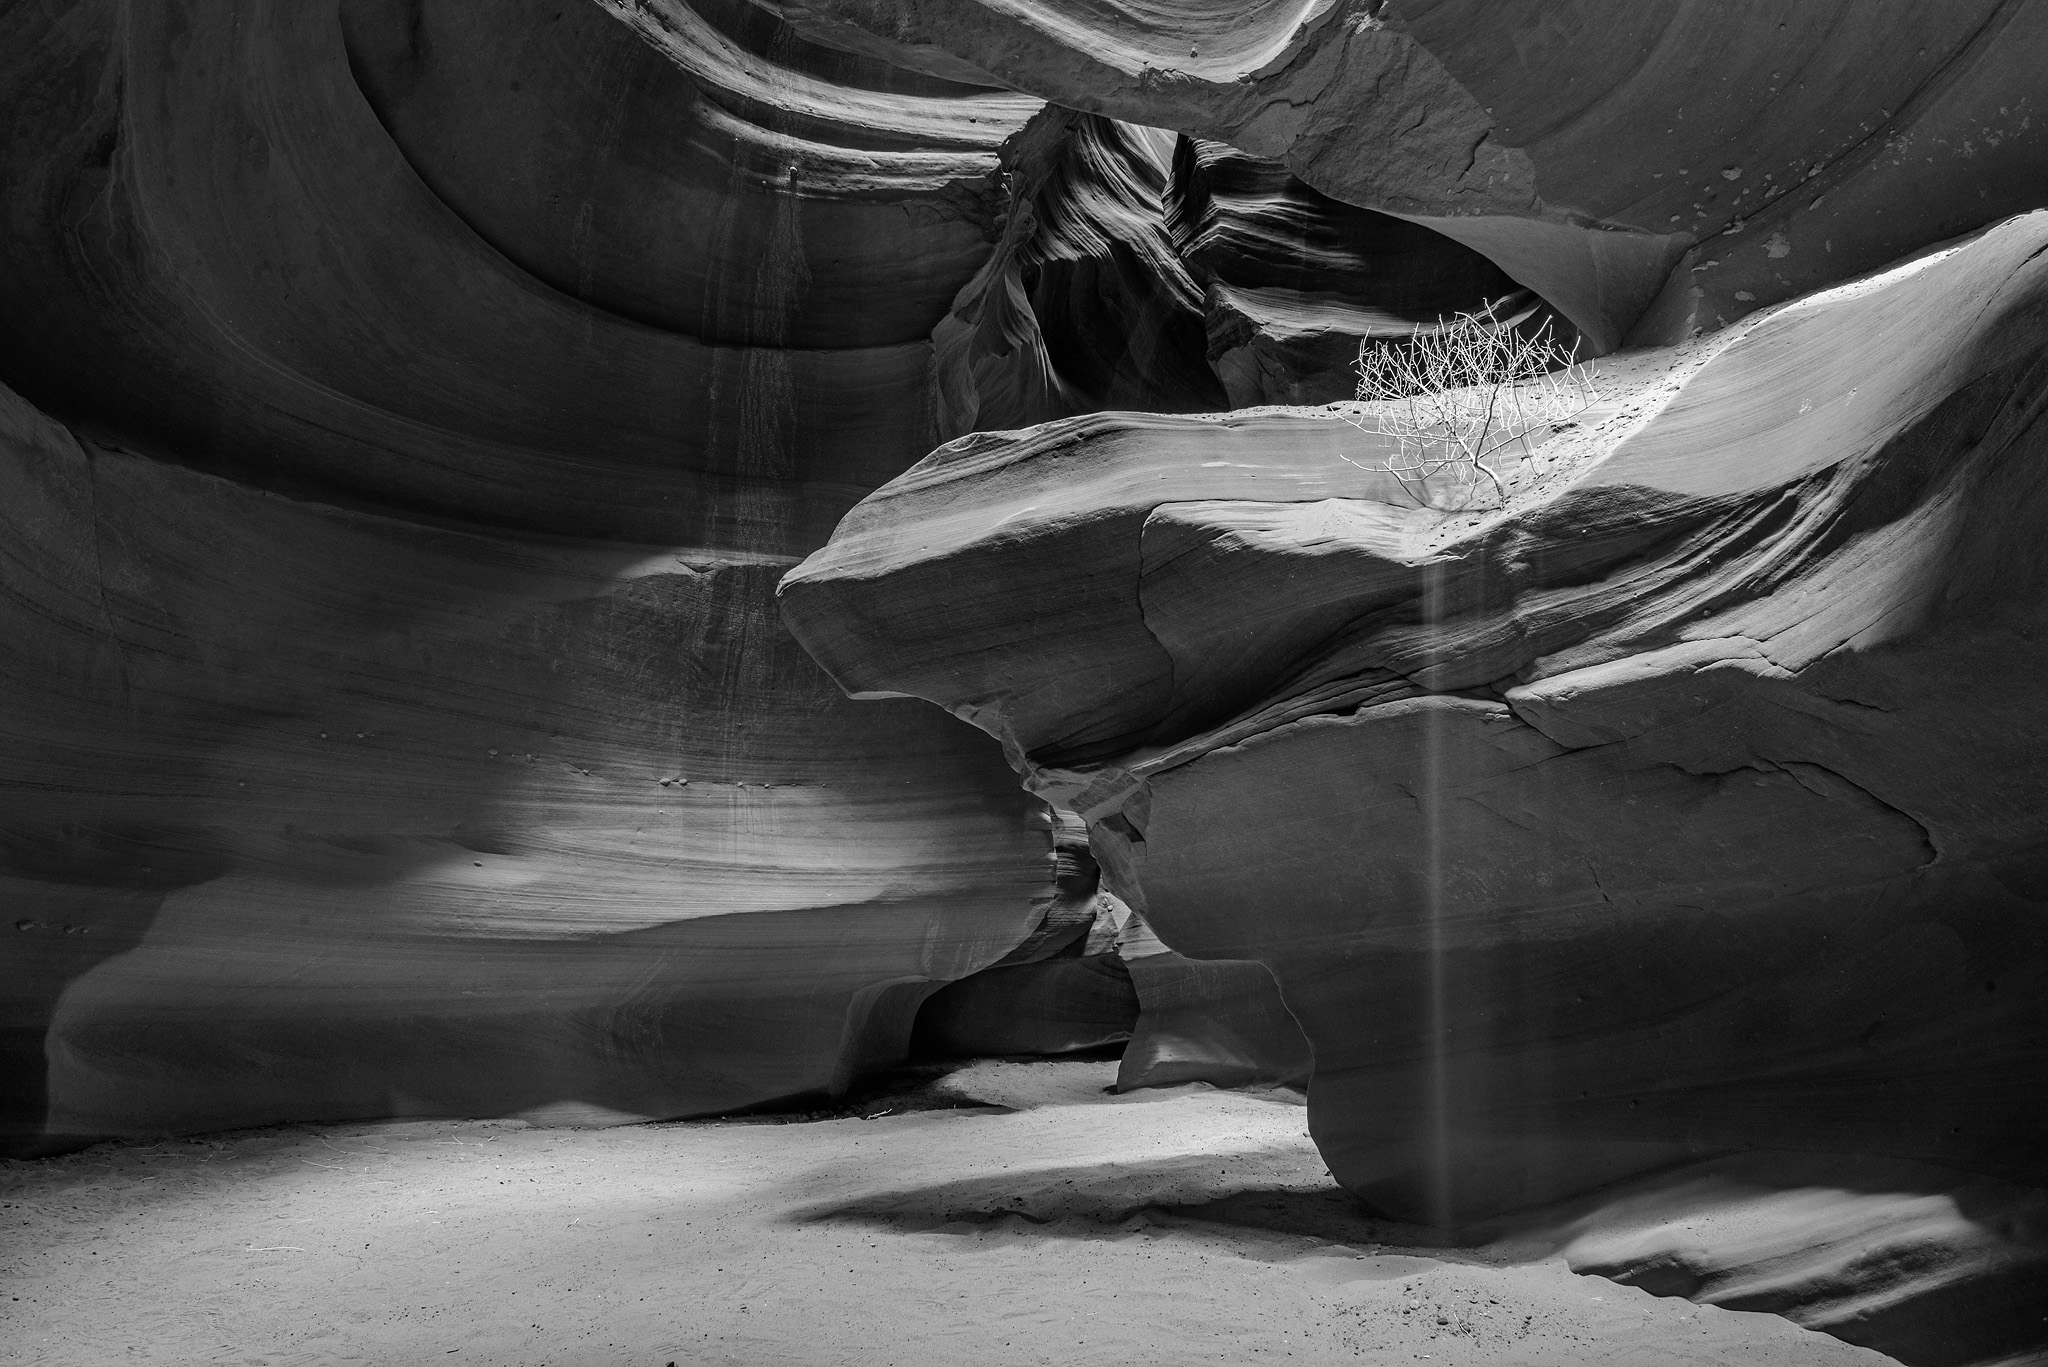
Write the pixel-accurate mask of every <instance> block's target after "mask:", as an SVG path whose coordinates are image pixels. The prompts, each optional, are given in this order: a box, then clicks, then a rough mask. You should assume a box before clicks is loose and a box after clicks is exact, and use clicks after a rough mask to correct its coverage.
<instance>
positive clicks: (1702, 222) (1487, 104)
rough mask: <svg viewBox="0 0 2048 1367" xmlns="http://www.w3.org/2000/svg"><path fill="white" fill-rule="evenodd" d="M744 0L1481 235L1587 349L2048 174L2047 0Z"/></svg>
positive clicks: (1828, 277)
mask: <svg viewBox="0 0 2048 1367" xmlns="http://www.w3.org/2000/svg"><path fill="white" fill-rule="evenodd" d="M759 2H760V3H763V4H764V5H766V7H768V8H770V9H772V10H774V11H775V12H776V13H779V14H782V15H784V16H785V17H787V18H788V19H789V20H790V22H791V23H792V24H793V25H794V26H795V27H797V28H798V29H799V31H802V32H805V33H809V34H816V35H818V36H819V37H820V38H821V39H823V40H826V41H832V42H837V43H841V44H843V45H846V46H849V47H855V48H861V49H863V50H867V49H873V50H881V49H883V48H886V49H887V50H889V51H892V52H898V53H903V54H905V57H906V59H907V60H916V59H917V54H920V53H928V52H931V51H933V50H938V51H940V52H943V53H945V54H947V55H948V58H949V60H951V61H952V62H953V63H954V65H952V66H950V67H948V69H950V70H961V69H970V70H978V71H982V72H987V73H989V74H990V75H991V76H992V77H993V78H995V79H997V80H1000V81H1001V82H1003V83H1005V84H1007V85H1010V86H1012V87H1014V88H1016V89H1020V90H1030V91H1034V92H1037V93H1040V94H1043V95H1045V96H1047V97H1048V98H1050V99H1053V100H1055V101H1057V102H1058V103H1060V104H1062V105H1066V106H1070V107H1072V108H1075V109H1084V110H1088V111H1091V112H1094V113H1100V114H1105V115H1109V116H1111V117H1114V118H1120V119H1129V120H1133V121H1136V122H1140V123H1148V124H1155V125H1159V126H1162V127H1168V128H1176V129H1179V130H1181V131H1182V132H1186V133H1195V134H1199V135H1201V136H1204V137H1211V138H1216V139H1220V140H1221V141H1224V142H1227V143H1229V144H1231V145H1233V146H1235V147H1240V148H1243V149H1244V150H1245V151H1247V152H1250V153H1252V154H1253V155H1256V156H1261V157H1268V158H1271V159H1273V160H1276V161H1281V162H1284V163H1286V165H1287V166H1288V167H1289V168H1290V169H1291V170H1293V171H1294V173H1295V174H1296V175H1298V176H1300V177H1301V178H1302V179H1303V180H1304V181H1306V182H1307V183H1308V184H1310V185H1312V186H1314V187H1316V188H1317V189H1318V190H1321V191H1323V192H1324V193H1326V194H1329V195H1332V196H1334V197H1335V198H1337V199H1340V200H1343V201H1345V202H1346V203H1350V204H1356V205H1360V206H1363V207H1367V208H1374V209H1381V210H1385V211H1387V212H1389V213H1395V214H1399V215H1400V216H1402V217H1404V218H1411V219H1414V220H1416V221H1417V222H1421V223H1424V224H1426V225H1428V226H1429V227H1431V228H1433V229H1435V230H1436V231H1438V232H1441V233H1444V234H1445V235H1447V236H1450V237H1453V238H1456V239H1457V240H1458V241H1460V242H1463V243H1465V244H1466V245H1467V246H1470V247H1472V248H1474V249H1476V250H1478V251H1479V252H1481V253H1483V254H1484V255H1486V256H1487V257H1489V258H1490V259H1492V260H1493V261H1494V262H1496V263H1498V264H1499V265H1500V266H1501V267H1502V268H1503V269H1505V270H1506V271H1507V273H1508V274H1509V275H1511V276H1513V277H1514V278H1515V279H1516V280H1517V281H1519V282H1520V283H1521V284H1523V285H1525V286H1527V287H1529V288H1530V289H1533V290H1534V291H1535V292H1536V293H1537V294H1538V295H1540V296H1541V297H1542V298H1544V299H1546V300H1548V301H1549V302H1550V303H1551V304H1553V305H1555V306H1556V307H1557V308H1559V309H1560V310H1561V311H1562V312H1563V313H1565V314H1566V315H1567V316H1568V317H1569V318H1571V320H1572V321H1573V322H1574V323H1575V324H1577V325H1578V327H1579V328H1580V329H1581V330H1582V331H1583V332H1584V333H1585V335H1586V337H1587V339H1588V341H1589V342H1590V344H1591V345H1592V346H1593V347H1594V348H1595V349H1596V350H1599V351H1605V350H1608V349H1611V348H1613V347H1614V346H1616V345H1618V344H1620V343H1621V342H1622V340H1623V339H1624V338H1628V337H1630V335H1631V334H1633V340H1634V341H1635V342H1636V343H1639V344H1654V343H1662V342H1671V341H1675V340H1678V339H1680V338H1682V337H1684V336H1686V335H1688V334H1689V333H1691V332H1694V331H1697V330H1701V329H1712V328H1714V327H1717V326H1721V325H1724V324H1725V323H1727V322H1730V321H1733V320H1734V319H1737V318H1739V317H1741V316H1742V315H1743V314H1745V313H1748V312H1750V311H1752V310H1754V309H1756V308H1759V307H1762V306H1763V305H1765V304H1769V303H1774V302H1778V301H1780V300H1784V299H1788V298H1791V297H1793V296H1795V295H1798V294H1801V293H1804V292H1806V291H1809V290H1812V289H1814V288H1816V287H1819V286H1821V285H1825V284H1828V283H1831V282H1833V281H1836V280H1840V279H1843V278H1845V277H1847V276H1849V275H1853V274H1857V273H1860V272H1864V271H1869V270H1873V269H1875V268H1877V267H1879V266H1882V265H1883V264H1884V263H1886V262H1888V261H1891V260H1893V259H1895V258H1896V257H1898V256H1900V255H1903V254H1904V253H1906V252H1909V251H1913V250H1916V249H1918V248H1920V247H1922V246H1925V245H1927V244H1928V243H1931V242H1936V241H1940V240H1943V239H1945V238H1948V237H1952V236H1955V235H1958V234H1961V233H1965V232H1968V231H1971V230H1973V229H1975V228H1978V227H1980V226H1982V225H1984V224H1987V223H1990V222H1992V221H1995V220H1997V219H2000V218H2003V217H2006V216H2008V215H2010V214H2013V213H2016V212H2019V211H2022V210H2025V209H2029V208H2034V207H2037V206H2038V204H2039V201H2040V196H2039V186H2040V185H2041V183H2042V180H2043V176H2044V172H2048V124H2044V123H2043V122H2042V120H2041V119H2040V117H2039V112H2040V111H2039V110H2037V109H2036V108H2035V104H2036V101H2037V98H2038V96H2037V86H2038V81H2037V80H2036V78H2035V75H2034V73H2035V72H2036V71H2037V70H2038V68H2039V64H2040V54H2041V52H2042V50H2043V47H2044V45H2048V4H2043V3H2041V0H1965V2H1962V3H1953V4H1946V5H1939V6H1929V5H1922V4H1915V3H1912V0H1877V3H1864V4H1856V5H1847V4H1805V5H1800V6H1798V7H1796V11H1795V10H1792V9H1788V8H1787V7H1784V6H1773V5H1742V6H1736V7H1734V8H1732V9H1731V8H1730V7H1729V6H1728V5H1726V4H1720V3H1711V2H1710V0H1648V2H1647V3H1646V2H1645V0H1586V3H1579V4H1575V5H1572V6H1570V7H1568V8H1567V9H1556V8H1552V7H1546V6H1533V7H1532V6H1529V5H1525V4H1518V3H1515V2H1514V0H1336V2H1335V3H1332V2H1330V0H1306V2H1304V0H1274V2H1272V3H1265V4H1259V5H1253V6H1244V5H1218V4H1213V3H1189V2H1187V0H1182V2H1181V3H1173V4H1162V5H1154V6H1148V7H1146V8H1145V9H1144V10H1142V11H1138V10H1132V9H1127V8H1113V7H1102V6H1097V5H1090V4H1084V3H1077V2H1076V0H1029V3H1017V2H1016V0H1010V2H1008V3H1004V4H1000V5H993V4H984V3H981V0H832V3H831V4H830V5H829V6H814V5H811V4H800V3H796V2H795V0H759ZM607 3H612V4H614V5H615V6H616V7H617V8H619V9H621V10H622V11H627V12H632V13H637V14H641V15H656V14H660V13H662V12H663V11H664V9H665V8H666V7H667V6H669V5H672V4H676V3H679V0H607ZM962 64H964V67H963V65H962ZM1374 130H1381V131H1384V132H1385V133H1386V134H1387V135H1386V136H1371V135H1370V134H1371V133H1372V132H1373V131H1374ZM1674 266H1677V267H1679V269H1676V270H1674V269H1673V268H1674Z"/></svg>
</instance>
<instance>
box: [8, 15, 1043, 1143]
mask: <svg viewBox="0 0 2048 1367" xmlns="http://www.w3.org/2000/svg"><path fill="white" fill-rule="evenodd" d="M685 39H686V40H687V41H686V42H685V41H684V40H685ZM677 44H681V46H678V45H676V44H672V45H671V47H670V49H669V50H668V51H667V52H666V53H660V52H656V51H654V50H653V49H652V48H650V47H649V46H648V45H647V44H645V43H644V42H642V41H641V40H640V39H639V38H638V37H636V36H635V35H634V34H633V33H632V32H631V31H630V30H628V29H627V28H625V27H624V26H622V25H620V24H618V23H617V22H616V21H615V20H614V19H613V18H612V17H611V16H609V15H607V14H605V13H604V12H603V11H602V10H600V9H598V8H596V7H595V6H592V5H589V4H586V3H577V4H568V5H558V6H538V7H536V6H530V5H520V4H512V3H491V4H485V5H474V4H443V3H436V2H434V0H428V2H427V3H419V4H379V3H373V2H371V0H349V2H348V3H345V4H342V5H339V6H334V5H328V6H319V5H314V6H275V5H272V6H255V7H251V6H246V5H236V4H227V3H202V4H197V5H189V6H179V7H172V8H170V9H165V8H161V7H154V8H152V7H144V8H142V9H136V8H134V7H132V6H126V5H120V4H113V3H100V2H99V0H80V2H79V3H71V4H64V5H56V6H29V7H15V8H14V9H13V10H12V11H10V12H9V13H8V14H7V15H6V16H5V17H4V18H0V88H5V89H6V90H7V91H8V92H9V109H10V111H11V112H10V117H9V120H8V126H7V129H6V132H5V134H4V135H0V163H4V166H5V170H4V171H0V177H4V179H5V181H6V183H7V184H8V186H9V193H8V196H7V201H6V209H5V214H6V221H5V230H4V232H0V265H4V269H0V300H4V307H0V313H4V316H5V318H6V326H5V328H4V329H0V373H4V378H5V379H6V381H7V382H8V384H9V385H11V386H12V388H11V389H10V390H9V391H7V392H5V393H4V394H0V484H4V489H5V496H4V498H0V565H4V567H5V568H4V573H0V584H4V589H0V634H4V635H5V637H6V640H7V643H8V647H7V651H6V666H5V673H4V676H0V690H4V693H0V697H4V707H0V710H4V712H5V715H6V723H5V725H4V726H0V783H4V788H0V837H4V841H0V886H4V889H5V890H4V894H0V902H4V904H5V906H6V909H7V915H6V919H5V924H4V929H0V933H4V934H5V936H6V937H7V941H8V953H7V954H6V955H4V956H0V975H4V1009H5V1014H6V1018H5V1021H4V1022H0V1024H4V1027H5V1030H6V1041H7V1051H6V1058H5V1061H4V1062H5V1072H6V1081H7V1084H8V1089H9V1104H8V1108H7V1112H8V1113H7V1116H6V1119H5V1128H6V1135H5V1138H6V1141H7V1142H8V1143H9V1144H10V1145H11V1146H13V1147H15V1148H17V1149H23V1148H26V1149H31V1150H32V1149H34V1148H36V1147H38V1146H47V1145H61V1144H64V1143H74V1142H78V1141H80V1140H85V1139H90V1138H92V1137H95V1136H100V1135H132V1134H138V1133H155V1132H160V1131H165V1130H197V1129H211V1128H220V1127H229V1126H242V1125H253V1124H264V1123H270V1122H275V1121H279V1120H293V1119H318V1118H325V1117H341V1116H383V1115H421V1114H428V1115H503V1114H525V1115H530V1116H535V1117H539V1118H548V1117H555V1118H563V1119H579V1118H580V1119H585V1120H591V1119H597V1120H603V1119H625V1118H642V1117H647V1116H668V1115H678V1114H691V1113H702V1112H706V1111H718V1110H727V1109H732V1108H735V1107H744V1106H750V1105H757V1104H761V1103H764V1102H769V1101H772V1100H775V1099H777V1098H781V1097H787V1096H792V1095H799V1094H812V1093H827V1092H830V1091H833V1090H835V1089H837V1088H840V1087H843V1086H844V1085H846V1083H847V1081H848V1080H849V1079H850V1078H851V1077H852V1076H853V1075H855V1074H856V1073H858V1072H859V1071H860V1070H861V1069H862V1068H865V1067H869V1066H873V1065H875V1064H877V1063H887V1062H890V1061H892V1060H893V1059H895V1058H898V1057H900V1056H901V1055H902V1052H903V1050H904V1048H905V1047H906V1046H907V1043H908V1040H909V1036H910V1032H911V1028H912V1023H913V1017H914V1015H915V1011H916V1007H917V1004H918V1001H919V999H920V998H921V997H922V996H923V995H925V994H927V993H929V992H930V991H932V990H934V989H935V988H936V987H937V986H939V985H941V984H943V983H945V982H947V981H950V980H952V979H955V978H958V977H961V976H963V975H965V974H968V973H971V972H973V971H975V970H977V969H979V968H982V967H984V966H986V965H988V964H990V963H993V962H995V961H997V960H998V959H1000V958H1002V957H1003V956H1004V955H1006V954H1008V953H1010V952H1011V951H1013V950H1014V949H1015V948H1016V947H1017V946H1018V945H1019V942H1020V941H1024V940H1026V939H1027V938H1028V937H1029V936H1030V934H1031V933H1032V932H1033V928H1034V926H1035V925H1036V924H1037V923H1038V921H1039V920H1040V919H1041V918H1042V917H1043V916H1044V915H1045V914H1046V912H1047V911H1048V909H1049V908H1051V907H1052V906H1053V905H1055V904H1056V903H1058V901H1059V897H1058V896H1057V893H1056V888H1055V881H1056V880H1055V873H1056V869H1055V861H1054V851H1053V840H1054V836H1055V832H1054V831H1053V830H1052V829H1051V826H1050V815H1049V813H1048V812H1047V811H1046V809H1045V808H1044V807H1043V805H1042V804H1041V803H1039V802H1037V801H1036V800H1034V799H1032V798H1030V797H1029V796H1028V795H1025V794H1022V793H1019V792H1018V791H1017V790H1016V788H1015V785H1014V782H1013V781H1012V779H1011V776H1010V774H1009V773H1008V771H1007V770H1006V769H1005V768H1004V766H1003V764H1002V761H1001V758H1000V755H999V754H998V752H997V750H996V748H995V747H994V746H993V744H991V743H989V742H987V741H986V740H984V739H983V738H981V737H978V736H976V735H974V734H973V733H972V732H970V731H968V730H967V729H966V728H962V727H959V726H957V725H955V724H954V723H952V722H950V721H949V720H948V719H946V718H944V717H940V716H938V715H937V714H935V713H931V712H929V710H928V709H922V708H920V707H916V706H912V705H910V704H898V705H893V706H887V707H882V708H876V707H872V706H864V705H858V704H855V703H852V702H849V701H847V700H846V699H844V698H843V697H842V696H841V695H840V694H839V691H838V690H837V689H836V688H834V687H833V686H832V685H831V683H830V681H829V680H828V679H827V678H826V677H825V676H824V675H823V674H822V673H821V672H820V671H819V670H818V669H817V668H816V666H815V665H813V664H812V663H811V662H810V661H809V659H808V658H807V657H806V656H805V655H804V653H803V652H802V651H801V650H800V649H799V648H798V647H797V646H796V644H795V643H794V642H793V641H792V640H791V639H790V638H789V637H788V636H787V634H786V633H785V632H784V631H783V629H782V627H781V625H780V623H779V620H778V618H777V616H776V613H775V610H774V607H773V604H772V597H771V595H772V589H773V585H774V582H775V580H776V578H777V577H778V576H779V575H780V574H781V573H782V572H783V571H784V570H785V569H786V568H787V567H788V566H790V565H791V564H793V563H795V561H796V560H797V559H798V558H800V557H801V555H802V554H804V553H805V552H806V551H808V550H809V549H811V548H812V547H814V546H815V545H817V544H818V543H819V542H821V541H822V540H823V538H824V536H825V535H826V533H827V531H828V530H829V528H830V527H831V526H832V524H833V522H834V521H835V520H836V519H837V517H838V516H839V515H840V513H842V512H843V511H844V510H845V509H846V508H847V507H848V506H850V505H851V504H852V503H853V501H855V500H856V499H857V498H858V497H859V496H860V495H861V494H862V493H863V492H865V491H866V490H868V489H869V488H872V487H873V486H874V485H876V484H878V483H880V482H881V481H882V480H884V479H886V478H887V477H889V476H890V475H892V474H894V473H896V472H897V471H899V470H901V469H902V468H904V467H905V466H907V465H908V464H910V463H911V462H912V461H914V460H915V459H917V458H918V457H919V456H921V455H923V454H924V453H925V452H926V451H927V450H928V449H929V448H930V446H931V445H932V444H933V443H934V441H935V440H936V439H937V433H936V429H935V427H934V421H933V404H932V403H931V402H930V400H929V398H928V395H929V371H930V364H931V357H932V348H931V344H930V341H929V334H930V333H931V331H932V328H933V327H934V325H935V324H936V323H937V322H938V321H939V320H940V318H941V317H942V316H943V314H944V311H945V310H946V308H947V307H948V306H949V305H950V302H951V300H952V298H953V296H954V295H955V294H956V293H957V292H958V290H959V289H960V288H961V287H963V286H964V285H965V284H966V283H967V282H968V281H969V280H970V279H971V278H972V276H973V275H974V273H975V272H976V271H977V270H978V269H979V268H980V266H981V264H982V262H983V261H984V259H985V258H986V257H987V255H988V254H989V252H990V250H991V247H992V243H993V239H994V236H995V232H996V229H995V214H996V212H997V209H998V207H999V201H1000V198H1001V197H1000V194H999V193H998V191H997V189H996V188H995V186H994V184H993V182H992V177H993V175H994V174H995V172H996V170H997V149H998V148H999V146H1000V144H1001V143H1002V141H1003V139H1004V138H1006V137H1008V136H1009V135H1011V134H1012V133H1014V132H1015V131H1016V130H1017V129H1019V128H1020V127H1022V126H1023V124H1024V123H1025V122H1026V120H1027V119H1028V118H1029V117H1030V115H1031V114H1032V113H1033V112H1034V111H1035V110H1036V109H1037V108H1038V107H1039V102H1038V101H1037V100H1034V99H1029V98H1026V97H1023V96H1019V95H1016V94H1013V93H1010V92H1006V91H992V90H988V89H985V88H969V87H963V86H961V85H959V84H957V83H955V82H949V81H945V80H938V79H933V78H930V77H926V76H923V75H919V74H917V73H913V72H906V71H903V70H901V69H898V68H894V67H891V66H888V65H887V64H884V63H879V62H875V61H870V60H863V59H859V58H854V57H849V56H847V55H845V54H843V53H839V52H836V51H830V50H825V49H819V48H816V47H815V46H813V45H810V44H807V43H805V42H804V41H802V40H801V39H798V38H795V37H794V36H792V35H791V34H789V33H788V32H787V31H786V30H785V29H784V28H783V27H782V26H780V25H779V24H778V23H777V22H776V21H775V20H774V19H772V18H771V17H770V16H768V15H766V14H764V13H762V12H761V11H759V10H756V9H753V8H751V7H748V6H746V5H743V4H738V3H732V4H723V5H721V4H718V3H715V0H707V3H706V4H705V5H704V6H701V7H700V8H699V10H697V11H695V12H694V18H693V19H692V21H691V26H690V28H689V30H688V33H687V34H686V35H683V37H682V38H678V40H677Z"/></svg>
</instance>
